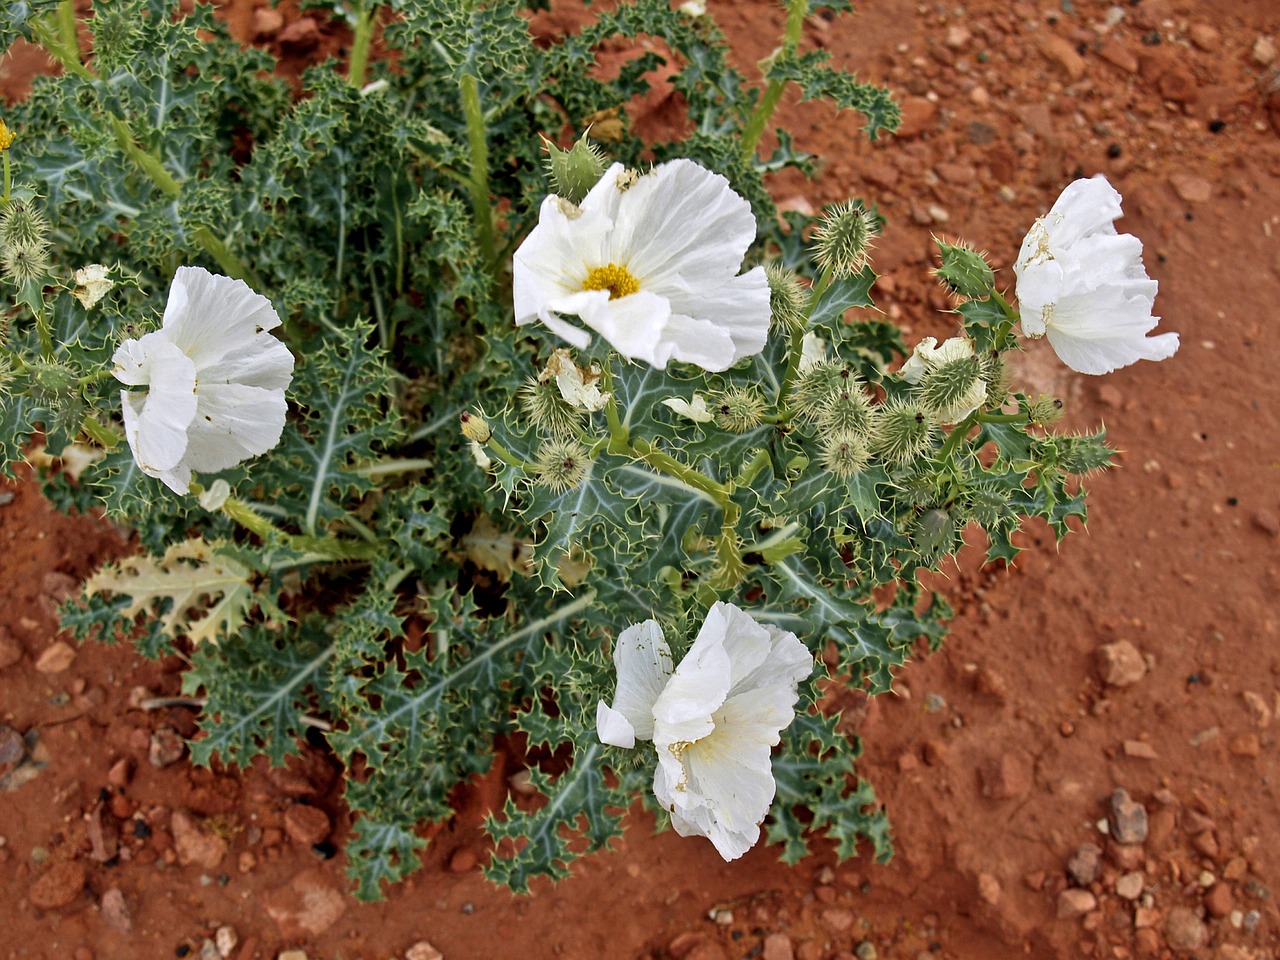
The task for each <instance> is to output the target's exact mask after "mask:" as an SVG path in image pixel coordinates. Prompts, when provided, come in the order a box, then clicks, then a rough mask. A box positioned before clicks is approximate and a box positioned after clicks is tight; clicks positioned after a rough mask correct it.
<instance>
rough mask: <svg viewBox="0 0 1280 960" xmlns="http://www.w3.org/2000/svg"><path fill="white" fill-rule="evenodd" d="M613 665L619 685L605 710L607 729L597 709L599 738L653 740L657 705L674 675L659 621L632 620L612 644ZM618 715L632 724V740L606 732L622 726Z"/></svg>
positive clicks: (669, 649)
mask: <svg viewBox="0 0 1280 960" xmlns="http://www.w3.org/2000/svg"><path fill="white" fill-rule="evenodd" d="M613 665H614V668H615V669H616V670H617V674H618V687H617V690H616V691H615V692H614V695H613V703H612V704H611V705H610V706H609V707H607V708H606V710H605V713H604V714H603V715H604V717H605V719H606V720H607V721H608V730H606V728H605V726H604V725H601V724H600V722H599V721H600V718H601V716H602V714H601V712H600V711H597V728H598V732H599V734H600V739H601V740H603V741H604V742H605V743H613V744H615V745H616V746H634V744H635V740H636V739H640V740H652V739H653V718H654V705H655V704H656V703H657V701H658V698H659V697H660V696H661V695H662V692H663V688H664V687H665V686H666V685H667V681H668V679H669V678H670V677H671V648H670V647H668V646H667V641H666V639H665V638H664V637H663V635H662V627H660V626H659V625H658V621H656V620H645V621H644V622H643V623H636V624H632V625H631V626H629V627H627V628H626V629H625V630H623V631H622V632H621V633H620V634H618V640H617V642H616V643H615V644H614V647H613ZM615 714H616V715H617V716H614V715H615ZM619 717H620V718H622V719H624V720H626V723H627V727H628V728H630V736H631V743H617V742H616V741H615V740H613V739H609V737H608V736H606V733H607V732H608V733H611V732H612V731H613V730H617V729H622V728H621V725H620V724H619V723H618V718H619Z"/></svg>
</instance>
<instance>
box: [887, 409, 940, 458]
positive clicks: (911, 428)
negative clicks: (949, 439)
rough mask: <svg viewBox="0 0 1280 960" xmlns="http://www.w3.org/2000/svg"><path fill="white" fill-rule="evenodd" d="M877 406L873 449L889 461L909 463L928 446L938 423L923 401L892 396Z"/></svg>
mask: <svg viewBox="0 0 1280 960" xmlns="http://www.w3.org/2000/svg"><path fill="white" fill-rule="evenodd" d="M876 410H877V416H876V418H875V425H874V426H873V428H872V430H871V452H872V453H874V454H875V455H876V456H878V457H880V458H881V459H882V460H885V461H887V462H889V463H906V462H908V461H910V460H914V459H915V458H916V457H917V456H919V455H920V454H921V453H922V452H923V451H925V450H926V449H928V447H929V444H930V443H931V442H932V441H933V437H934V434H935V433H936V432H937V424H936V422H935V420H934V418H933V414H932V413H930V411H929V409H928V408H927V407H925V406H924V404H921V403H916V402H914V401H911V400H891V401H890V402H889V403H885V404H881V405H880V406H878V407H877V408H876Z"/></svg>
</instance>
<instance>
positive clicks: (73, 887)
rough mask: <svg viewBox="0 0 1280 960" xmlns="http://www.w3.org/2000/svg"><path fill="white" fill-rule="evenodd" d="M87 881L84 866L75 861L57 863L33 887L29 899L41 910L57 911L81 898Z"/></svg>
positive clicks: (28, 895)
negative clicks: (81, 892)
mask: <svg viewBox="0 0 1280 960" xmlns="http://www.w3.org/2000/svg"><path fill="white" fill-rule="evenodd" d="M86 879H87V875H86V873H85V869H84V864H82V863H79V862H75V861H71V862H64V863H55V864H54V865H53V866H52V867H50V868H49V870H48V871H47V872H46V873H45V874H44V876H42V877H41V878H40V879H39V880H37V881H36V882H35V883H34V884H32V885H31V892H30V893H29V894H27V898H28V899H29V900H30V901H31V903H32V905H33V906H36V907H39V908H40V909H41V910H57V909H58V908H59V907H65V906H66V905H67V904H69V903H71V902H72V901H73V900H75V899H76V897H78V896H80V891H81V890H83V889H84V884H85V880H86Z"/></svg>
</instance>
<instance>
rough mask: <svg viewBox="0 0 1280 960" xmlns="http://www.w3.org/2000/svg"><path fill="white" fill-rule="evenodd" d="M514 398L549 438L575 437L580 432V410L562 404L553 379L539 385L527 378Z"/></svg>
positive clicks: (581, 415) (534, 380)
mask: <svg viewBox="0 0 1280 960" xmlns="http://www.w3.org/2000/svg"><path fill="white" fill-rule="evenodd" d="M516 399H517V400H518V401H519V403H520V408H521V409H522V410H523V411H524V412H525V414H526V415H527V416H528V417H529V421H530V422H531V423H532V424H533V425H534V427H536V428H537V429H538V430H539V431H540V432H542V433H544V434H550V435H551V436H553V437H576V436H577V435H578V434H579V433H581V432H582V421H583V417H584V414H583V411H582V410H581V409H579V408H577V407H571V406H569V404H567V403H565V402H564V398H563V397H562V396H560V388H559V387H557V386H556V383H555V381H554V380H548V381H547V382H546V383H539V382H538V381H537V379H535V378H533V377H530V378H529V379H528V380H526V381H525V382H524V383H523V384H521V386H520V389H519V391H517V393H516Z"/></svg>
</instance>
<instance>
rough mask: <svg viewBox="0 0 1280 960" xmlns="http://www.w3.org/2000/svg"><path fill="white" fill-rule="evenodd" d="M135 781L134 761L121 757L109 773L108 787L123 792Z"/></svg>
mask: <svg viewBox="0 0 1280 960" xmlns="http://www.w3.org/2000/svg"><path fill="white" fill-rule="evenodd" d="M132 780H133V759H132V758H131V757H121V758H120V759H119V760H117V761H116V762H115V763H113V764H112V765H111V769H110V770H108V771H107V785H108V786H111V787H115V788H116V789H117V790H123V789H124V788H125V787H127V786H129V783H130V781H132Z"/></svg>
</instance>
